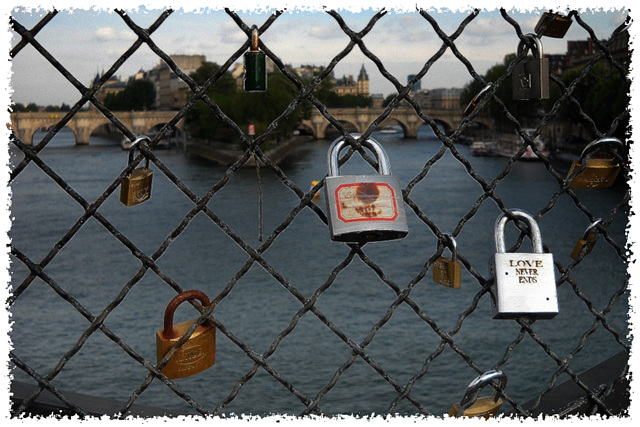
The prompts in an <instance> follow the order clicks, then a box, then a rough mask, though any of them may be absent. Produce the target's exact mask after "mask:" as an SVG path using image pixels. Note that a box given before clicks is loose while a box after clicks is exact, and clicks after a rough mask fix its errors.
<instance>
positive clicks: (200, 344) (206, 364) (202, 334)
mask: <svg viewBox="0 0 640 427" xmlns="http://www.w3.org/2000/svg"><path fill="white" fill-rule="evenodd" d="M194 299H197V300H200V302H201V303H202V305H203V306H204V307H207V306H209V304H210V302H209V297H207V295H206V294H204V293H203V292H201V291H198V290H190V291H185V292H181V293H179V294H178V295H176V296H175V297H174V298H173V299H172V300H171V301H170V302H169V305H167V309H166V310H165V313H164V328H162V329H160V330H159V331H157V332H156V352H157V363H158V364H160V362H161V361H162V359H164V357H165V355H166V354H167V353H168V352H169V350H170V349H171V348H172V347H173V346H174V345H175V344H176V343H177V342H178V341H179V340H180V338H182V336H183V335H184V334H185V333H187V331H188V330H189V328H191V326H192V325H193V324H194V322H195V321H194V320H188V321H186V322H182V323H179V324H177V325H174V324H173V314H174V312H175V311H176V309H177V308H178V306H179V305H180V304H182V303H183V302H185V301H190V300H194ZM215 363H216V327H215V325H214V324H213V322H211V321H210V320H206V321H205V322H204V323H203V324H201V325H198V327H197V328H196V329H195V331H194V332H193V333H192V334H191V336H190V337H189V339H188V340H187V341H186V342H184V343H183V344H182V345H181V346H180V348H178V349H177V350H176V352H175V353H174V354H173V356H172V357H171V359H170V360H169V362H167V364H166V365H165V366H164V367H163V368H162V373H163V374H164V375H166V376H167V377H168V378H170V379H176V378H183V377H187V376H189V375H194V374H197V373H199V372H202V371H204V370H205V369H208V368H210V367H211V366H213V365H214V364H215Z"/></svg>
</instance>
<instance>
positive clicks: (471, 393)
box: [456, 370, 507, 417]
mask: <svg viewBox="0 0 640 427" xmlns="http://www.w3.org/2000/svg"><path fill="white" fill-rule="evenodd" d="M493 380H497V381H498V383H499V387H500V389H501V390H504V389H505V387H506V386H507V375H506V374H505V373H504V372H502V371H499V370H491V371H487V372H485V373H484V374H481V375H478V376H477V377H476V378H475V379H474V380H473V381H471V383H469V386H468V387H467V390H466V391H465V392H464V395H463V396H462V400H460V409H458V413H457V414H456V417H462V416H463V415H464V413H465V411H466V410H467V409H469V408H470V407H472V406H473V404H474V403H476V400H478V393H479V392H480V390H482V389H483V388H484V387H485V386H487V385H488V384H489V383H490V382H491V381H493ZM491 400H492V401H493V403H496V402H497V401H498V390H496V391H495V392H494V393H493V395H492V396H491Z"/></svg>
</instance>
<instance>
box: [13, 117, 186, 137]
mask: <svg viewBox="0 0 640 427" xmlns="http://www.w3.org/2000/svg"><path fill="white" fill-rule="evenodd" d="M65 114H66V113H65V112H38V113H11V129H12V130H13V131H14V132H15V133H16V134H17V136H18V138H20V140H21V141H22V142H24V143H25V144H27V145H31V144H33V134H34V133H35V132H36V131H38V130H47V129H49V128H50V127H52V126H54V125H55V124H56V123H58V122H59V121H60V120H61V119H62V118H63V117H64V115H65ZM113 114H114V115H115V116H116V117H117V118H118V120H120V121H121V122H122V123H123V124H124V125H125V126H126V127H127V128H128V129H130V130H131V132H133V133H134V134H136V135H142V134H147V133H153V131H154V129H157V130H159V128H160V127H162V125H164V124H166V123H167V122H169V121H170V120H171V119H173V117H174V116H175V114H176V113H175V111H116V112H113ZM103 125H111V126H112V123H111V121H109V119H107V118H106V117H105V116H104V115H102V113H100V112H99V111H96V110H90V111H79V112H78V113H76V115H75V116H74V117H73V118H72V119H71V120H69V122H67V125H66V127H67V128H69V129H71V131H73V133H74V135H75V137H76V144H78V145H87V144H89V140H90V138H91V134H92V133H93V132H94V131H95V130H96V129H98V128H99V127H100V126H103ZM176 128H178V129H179V130H180V131H183V130H184V124H183V121H182V120H181V121H180V122H178V124H177V126H176Z"/></svg>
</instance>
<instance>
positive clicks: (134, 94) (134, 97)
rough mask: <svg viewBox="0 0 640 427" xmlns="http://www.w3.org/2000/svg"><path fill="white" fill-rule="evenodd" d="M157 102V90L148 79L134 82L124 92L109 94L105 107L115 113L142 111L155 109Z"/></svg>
mask: <svg viewBox="0 0 640 427" xmlns="http://www.w3.org/2000/svg"><path fill="white" fill-rule="evenodd" d="M155 102H156V88H155V86H154V84H153V82H152V81H150V80H147V79H139V80H133V81H132V82H131V83H129V84H128V85H127V86H126V87H125V88H124V90H123V91H122V92H118V93H109V94H107V96H105V99H104V105H105V107H107V108H108V109H110V110H115V111H118V110H119V111H142V110H148V109H151V108H153V106H154V105H155Z"/></svg>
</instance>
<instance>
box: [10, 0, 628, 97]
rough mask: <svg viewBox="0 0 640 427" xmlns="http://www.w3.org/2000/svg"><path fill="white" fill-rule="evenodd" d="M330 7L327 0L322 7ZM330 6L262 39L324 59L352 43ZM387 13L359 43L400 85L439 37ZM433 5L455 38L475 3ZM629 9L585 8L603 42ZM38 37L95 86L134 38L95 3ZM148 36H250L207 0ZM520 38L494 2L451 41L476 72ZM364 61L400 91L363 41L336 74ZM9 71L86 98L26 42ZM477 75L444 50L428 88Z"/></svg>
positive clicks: (202, 42) (26, 22)
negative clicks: (447, 7) (457, 7)
mask: <svg viewBox="0 0 640 427" xmlns="http://www.w3.org/2000/svg"><path fill="white" fill-rule="evenodd" d="M156 3H157V4H155V5H148V7H139V8H138V9H135V10H128V9H126V8H125V10H126V12H127V14H128V15H129V16H130V17H131V19H132V20H133V21H134V22H135V23H136V24H137V25H139V26H141V27H145V28H146V27H148V26H149V25H151V24H152V23H153V22H154V21H155V20H156V19H157V17H158V16H159V15H160V13H161V12H162V10H163V8H162V7H161V6H160V5H161V3H160V2H156ZM115 7H118V6H117V5H116V6H114V8H115ZM183 7H184V6H183ZM381 8H382V7H380V9H381ZM329 9H330V7H329V6H328V7H327V9H326V10H329ZM275 10H276V7H272V8H268V9H254V10H251V9H247V10H241V9H240V8H238V10H237V11H236V13H237V14H238V15H239V16H240V18H241V19H242V20H243V21H244V22H245V23H246V24H247V25H253V24H256V25H258V26H260V25H262V24H263V23H264V21H265V20H266V19H267V18H268V17H269V15H270V14H271V13H273V12H274V11H275ZM324 10H325V9H322V8H320V9H317V8H316V9H313V10H312V7H309V10H302V9H296V8H293V9H291V8H289V6H287V9H286V10H285V11H284V12H283V14H282V15H281V16H280V17H278V19H276V20H275V22H274V23H273V24H272V25H271V27H270V28H269V29H268V30H267V31H266V32H265V33H264V35H263V36H262V38H261V39H262V41H263V42H264V43H265V44H266V46H268V48H269V49H270V50H271V51H272V52H274V54H276V55H277V56H278V57H279V58H280V59H281V60H282V62H283V63H284V64H287V65H291V66H292V67H299V66H301V65H315V66H327V65H328V64H329V62H330V61H331V59H332V58H333V57H334V56H335V55H337V54H338V53H340V51H342V50H343V49H344V48H345V47H346V46H347V45H348V44H349V42H350V39H349V37H348V36H347V35H346V34H345V33H344V32H343V31H342V30H341V28H340V27H339V25H338V23H337V22H336V20H335V19H334V18H333V17H331V16H330V15H329V14H327V13H326V12H325V11H324ZM377 10H378V8H376V7H375V6H374V5H372V9H363V10H361V11H357V12H353V11H349V10H342V9H339V13H340V15H341V16H342V18H343V19H344V21H345V23H346V24H347V25H348V26H349V28H351V29H352V30H353V31H361V30H362V29H363V28H364V27H365V26H366V25H367V23H368V22H369V20H370V19H371V17H373V16H374V15H375V13H376V11H377ZM385 10H387V13H386V15H385V16H383V17H382V19H380V20H379V21H378V22H377V23H376V24H375V25H374V27H373V29H372V30H371V32H370V33H369V34H368V35H367V36H365V37H364V38H363V42H364V44H365V46H366V47H367V49H369V50H370V51H371V52H372V53H373V54H374V55H376V56H377V57H379V58H380V60H381V61H382V63H383V64H384V67H385V68H386V69H387V70H388V71H389V72H390V73H391V74H392V75H393V76H394V77H395V78H396V79H397V80H398V81H399V82H400V83H401V84H406V82H407V76H408V75H411V74H417V73H418V72H419V71H420V69H421V68H422V67H423V66H424V64H425V62H426V61H427V60H429V58H431V57H432V56H433V55H434V54H435V53H436V52H437V51H438V49H440V48H441V46H442V40H441V39H440V38H439V37H438V36H437V34H436V32H435V31H434V29H433V27H432V26H431V24H429V22H428V21H427V20H426V19H425V18H424V17H422V16H421V15H420V14H419V13H418V12H417V11H416V10H415V7H414V10H413V11H410V9H407V10H405V11H403V10H400V9H399V8H398V9H394V8H385ZM543 10H544V9H543ZM507 11H508V14H509V16H510V17H511V18H513V19H515V20H516V21H517V22H518V24H519V25H520V27H521V29H522V31H523V32H525V33H528V32H533V29H534V27H535V25H536V23H537V22H538V20H539V16H540V14H541V11H540V10H536V11H532V12H520V11H517V10H515V9H514V10H507ZM47 12H48V10H46V9H38V8H35V9H34V8H29V7H24V6H16V7H14V8H13V9H12V10H11V16H12V17H14V18H15V19H16V21H17V22H19V23H20V24H21V25H23V26H24V27H26V28H27V29H30V28H32V27H33V26H34V25H35V24H36V23H37V22H38V21H39V20H40V19H41V17H42V16H44V15H45V14H46V13H47ZM428 12H429V13H430V15H431V16H432V17H433V18H434V19H435V20H436V21H437V23H438V25H439V26H440V28H441V29H442V30H443V31H444V32H445V33H446V34H449V35H450V34H452V33H453V32H454V31H455V30H456V29H457V27H458V26H459V25H460V23H461V22H462V21H463V20H464V19H465V18H466V17H467V16H468V15H469V13H471V10H466V11H459V12H454V11H446V12H438V11H432V10H428ZM626 16H627V10H625V9H624V8H622V7H618V8H613V9H610V10H607V11H605V10H602V9H600V10H589V11H583V12H581V18H582V19H583V20H584V21H585V22H586V23H587V24H588V25H590V26H591V27H592V28H593V29H594V31H595V33H596V36H597V37H598V38H602V39H607V38H609V36H610V34H611V32H612V31H613V30H614V29H615V28H616V27H617V26H619V25H620V24H622V23H623V22H624V20H625V19H626ZM407 29H410V30H407ZM8 36H9V38H10V46H11V47H12V46H14V45H15V44H16V43H17V42H18V41H19V40H20V38H19V36H17V35H16V33H15V32H14V31H13V30H9V34H8ZM588 37H589V34H588V32H587V31H585V30H584V29H583V28H582V27H581V26H580V25H578V24H577V23H575V22H574V23H573V24H572V26H571V28H570V29H569V32H568V33H567V35H566V36H565V37H564V38H562V39H552V38H548V37H543V40H542V41H543V51H544V53H548V54H563V53H565V52H566V48H567V42H568V41H570V40H584V39H587V38H588ZM36 39H37V40H38V41H40V42H41V43H42V44H43V46H44V47H45V49H47V50H48V51H49V52H50V53H51V54H52V55H53V56H54V57H55V58H56V59H58V60H59V61H60V63H61V64H62V65H63V66H65V67H66V68H67V69H68V70H69V71H70V72H71V73H72V74H73V75H74V76H75V77H76V78H77V79H78V80H80V81H81V82H82V83H83V84H84V85H85V86H89V85H90V83H91V80H92V79H93V78H94V77H95V75H96V74H98V73H101V72H103V71H104V70H107V69H108V68H110V67H111V65H112V64H113V63H114V62H115V61H116V60H117V58H118V57H119V56H120V55H121V54H122V53H124V52H125V51H126V50H127V49H128V48H129V47H130V46H131V45H132V44H133V43H134V42H135V40H136V36H135V34H134V33H133V32H132V31H131V30H130V29H129V28H128V27H127V26H126V24H125V23H124V21H123V20H122V18H121V17H120V16H119V15H117V14H116V13H112V12H106V11H104V10H96V9H73V8H66V9H65V8H59V9H58V14H57V15H56V16H55V17H54V18H53V20H52V21H51V22H50V23H49V24H48V25H47V26H46V27H45V28H44V29H43V30H42V31H41V32H40V33H39V34H38V36H37V37H36ZM152 39H153V41H154V42H155V43H156V45H157V46H158V47H159V48H160V49H162V50H163V51H164V52H165V53H167V54H169V55H177V54H184V55H204V56H205V57H206V60H207V61H210V62H216V63H218V64H222V63H223V62H225V61H226V60H227V59H228V58H229V57H230V56H231V55H232V54H233V53H234V52H235V51H236V50H237V49H238V48H240V46H241V45H242V44H243V43H244V42H245V41H246V35H245V34H244V33H243V32H242V31H241V30H240V28H239V27H238V26H237V24H236V23H235V22H234V21H233V20H232V19H231V17H229V15H227V14H226V13H225V12H224V10H223V9H221V8H218V9H214V8H212V7H207V8H203V9H200V10H199V11H189V10H188V9H187V8H186V7H184V8H183V9H176V10H175V11H174V12H173V13H172V14H171V15H170V16H169V18H168V19H167V20H166V21H165V22H164V23H163V24H162V25H161V26H160V28H159V29H158V30H157V31H156V32H155V33H153V35H152ZM515 40H517V35H516V33H515V30H514V29H513V27H512V26H511V25H510V24H509V23H508V22H507V21H505V19H504V18H503V17H502V16H501V14H500V11H499V9H497V6H496V9H491V10H489V9H484V10H482V11H481V12H480V14H479V15H478V16H477V17H476V18H475V19H474V20H473V21H471V23H470V24H469V25H468V26H467V27H466V28H465V30H464V31H463V33H462V35H460V37H459V38H458V39H457V40H456V41H455V45H456V47H457V49H458V50H459V51H460V52H461V53H462V54H463V55H464V56H465V57H466V58H467V59H468V60H469V61H470V62H471V64H472V66H473V67H474V69H475V71H476V72H477V73H478V74H480V75H482V74H484V73H485V72H486V70H487V69H489V68H490V67H492V66H494V65H496V64H499V63H502V61H503V58H504V56H505V55H507V54H509V53H515V52H516V50H517V44H516V45H514V41H515ZM239 61H241V59H240V60H239ZM159 62H160V58H159V57H158V56H156V55H155V53H153V52H152V51H151V50H150V49H149V47H148V46H146V45H144V44H143V45H142V46H141V47H140V48H139V49H138V50H137V51H136V53H135V54H134V55H133V56H132V57H131V58H130V59H129V60H128V61H127V62H125V64H124V65H123V66H122V67H121V68H120V69H119V70H118V71H117V72H116V74H115V75H116V76H117V77H118V78H120V79H122V80H126V79H127V78H128V77H129V76H131V75H133V74H135V73H136V72H138V71H140V70H150V69H152V68H154V67H155V66H157V65H158V63H159ZM363 65H364V66H365V68H366V70H367V72H368V74H369V78H370V93H371V94H381V95H383V96H384V97H386V96H387V95H389V94H391V93H395V88H394V86H393V85H392V84H391V83H390V82H389V81H387V80H386V79H385V78H384V77H383V76H382V75H381V73H380V71H379V70H378V69H377V67H376V64H374V63H373V62H372V61H371V60H370V59H369V58H367V57H366V56H365V55H364V54H363V53H362V52H361V50H360V49H359V47H358V46H356V47H354V49H353V50H352V51H351V52H350V53H349V55H347V56H346V57H345V58H344V59H343V60H341V61H340V62H339V63H338V65H337V66H336V68H335V69H334V75H335V77H336V78H340V77H342V76H343V75H345V76H349V75H353V76H357V75H358V73H359V71H360V69H361V67H362V66H363ZM10 71H11V73H12V75H11V79H10V91H11V92H12V93H11V94H10V96H11V101H12V102H16V103H24V104H26V103H30V102H35V103H36V104H38V105H60V104H62V103H66V104H68V105H73V104H74V103H75V102H77V100H78V99H79V98H80V96H81V95H80V93H79V92H78V91H77V90H76V89H75V88H74V87H73V86H72V85H71V84H70V83H69V82H68V81H66V79H64V77H62V76H61V75H60V74H59V73H58V72H57V71H56V70H55V69H53V68H52V66H51V65H50V64H49V63H48V62H47V61H46V60H45V59H44V58H43V57H42V56H41V55H40V54H39V53H38V52H36V51H35V49H33V47H31V46H27V47H26V48H25V49H23V50H22V51H21V52H20V53H19V54H18V55H17V56H16V58H14V59H13V61H11V63H10ZM471 79H472V77H471V75H470V74H469V72H468V70H467V69H466V67H465V66H464V64H463V63H462V62H460V60H459V59H457V58H456V57H455V56H454V55H453V54H452V53H451V50H450V49H447V51H446V53H445V54H444V55H443V56H442V57H441V58H440V59H438V60H437V61H436V62H435V64H434V65H433V66H432V67H431V69H430V70H429V72H428V73H427V74H426V76H425V77H424V78H423V79H422V89H435V88H447V87H463V86H464V85H465V84H466V83H468V82H469V81H471Z"/></svg>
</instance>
